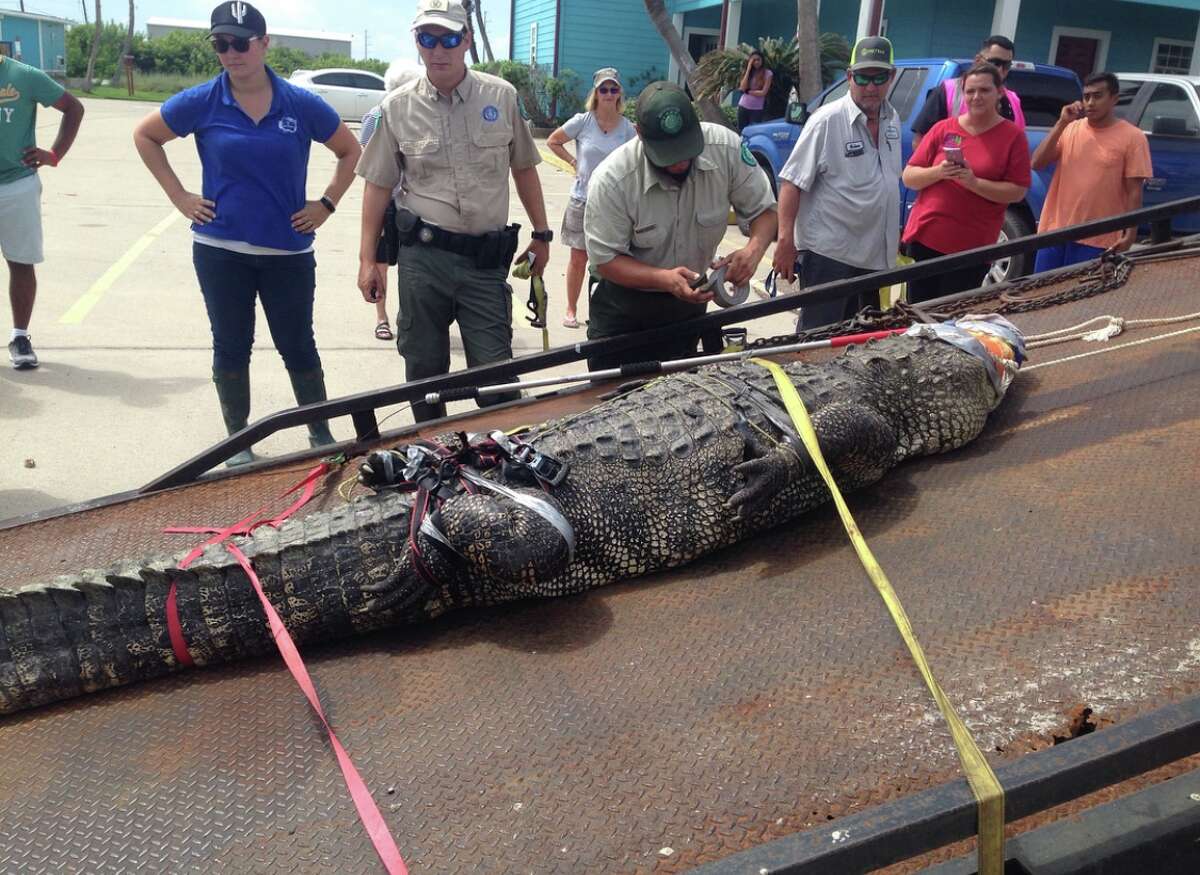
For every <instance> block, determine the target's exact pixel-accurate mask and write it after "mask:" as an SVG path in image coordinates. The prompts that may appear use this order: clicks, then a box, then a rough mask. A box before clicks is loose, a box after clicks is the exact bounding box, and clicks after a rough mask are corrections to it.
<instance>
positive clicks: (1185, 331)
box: [1020, 317, 1200, 374]
mask: <svg viewBox="0 0 1200 875" xmlns="http://www.w3.org/2000/svg"><path fill="white" fill-rule="evenodd" d="M1190 318H1196V317H1190ZM1173 321H1180V319H1179V318H1176V319H1174V320H1173ZM1127 324H1128V323H1127ZM1193 331H1200V325H1193V326H1192V327H1191V328H1184V329H1181V330H1179V331H1172V332H1169V333H1168V334H1158V335H1155V336H1154V337H1144V338H1142V339H1141V340H1131V341H1129V343H1120V344H1117V345H1116V346H1108V347H1105V348H1104V349H1094V350H1092V351H1091V352H1081V353H1079V354H1078V355H1071V356H1067V357H1066V358H1065V359H1055V360H1054V361H1052V362H1039V363H1038V364H1036V365H1025V366H1024V367H1023V368H1021V371H1020V372H1021V373H1022V374H1023V373H1025V372H1026V371H1035V370H1037V369H1038V368H1048V367H1050V366H1051V365H1061V364H1065V363H1067V362H1073V361H1076V360H1078V359H1085V358H1090V357H1091V356H1094V355H1101V354H1103V353H1106V352H1116V351H1117V350H1118V349H1125V348H1127V347H1130V346H1141V345H1142V344H1144V343H1153V342H1154V341H1156V340H1166V339H1167V338H1169V337H1178V336H1179V335H1181V334H1190V333H1191V332H1193Z"/></svg>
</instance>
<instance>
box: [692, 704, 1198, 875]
mask: <svg viewBox="0 0 1200 875" xmlns="http://www.w3.org/2000/svg"><path fill="white" fill-rule="evenodd" d="M1198 751H1200V696H1198V697H1195V698H1191V699H1186V700H1184V701H1183V702H1180V703H1179V704H1176V705H1168V706H1166V707H1164V708H1159V709H1157V710H1155V711H1151V712H1150V713H1148V714H1143V715H1142V716H1140V717H1134V718H1133V719H1131V720H1129V721H1127V722H1125V723H1120V724H1118V725H1116V726H1110V727H1107V728H1105V729H1103V730H1100V731H1099V732H1092V733H1090V734H1088V735H1084V736H1080V737H1079V738H1075V739H1072V740H1070V741H1068V742H1066V743H1065V744H1059V745H1056V746H1054V747H1051V748H1047V749H1045V750H1040V751H1035V752H1033V753H1029V754H1026V755H1025V756H1023V757H1021V758H1020V759H1018V760H1016V761H1014V762H1010V763H1005V764H1003V765H1001V766H999V767H997V768H996V777H997V778H999V780H1000V784H1001V786H1002V787H1003V788H1004V799H1005V802H1004V816H1005V821H1006V822H1009V823H1011V822H1013V821H1015V820H1019V819H1021V818H1023V817H1028V816H1029V815H1031V814H1036V813H1037V812H1039V811H1045V810H1046V809H1048V808H1053V807H1054V806H1055V805H1060V804H1062V803H1064V802H1069V801H1071V800H1072V799H1078V798H1079V797H1081V796H1086V795H1087V794H1089V793H1092V792H1095V791H1096V790H1100V789H1103V788H1104V787H1108V786H1111V785H1113V784H1119V783H1120V782H1121V781H1125V780H1127V779H1129V778H1132V777H1134V776H1136V775H1140V774H1142V773H1144V772H1148V771H1151V770H1152V769H1156V768H1158V767H1159V766H1163V765H1166V764H1167V763H1171V762H1174V761H1176V760H1179V759H1183V758H1184V757H1186V756H1191V755H1192V754H1194V753H1197V752H1198ZM977 815H978V803H977V802H976V801H975V797H974V796H972V795H971V790H970V788H969V787H968V786H967V783H966V781H963V780H958V781H952V782H950V783H948V784H943V785H941V786H939V787H934V788H932V789H930V790H925V791H922V792H920V793H914V794H913V795H911V796H906V797H905V798H903V799H898V800H896V801H894V802H888V803H884V804H882V805H877V806H875V807H873V808H870V809H868V810H867V811H863V812H860V813H858V814H852V815H850V816H848V817H843V818H839V819H838V820H835V821H831V822H830V823H828V824H827V825H825V826H822V827H821V828H819V829H813V830H808V831H807V832H801V833H796V834H795V835H791V836H788V837H786V838H782V839H778V840H777V841H774V842H769V843H767V844H765V845H761V846H759V847H757V848H753V849H751V850H749V851H743V852H742V853H739V854H733V855H731V856H729V857H726V858H725V859H723V860H718V861H717V862H715V863H710V864H708V865H706V866H701V867H699V868H698V869H695V870H694V871H695V872H696V873H697V875H734V873H738V875H744V873H747V872H752V873H764V875H765V873H770V875H783V873H787V875H817V873H822V875H828V873H834V872H837V873H843V872H867V871H870V870H872V869H876V868H880V867H883V866H889V865H891V864H893V863H898V862H900V861H902V860H907V859H910V858H911V857H915V856H917V855H918V854H923V853H925V852H926V851H931V850H934V849H936V848H940V847H943V846H945V845H948V844H951V843H952V842H956V841H959V840H961V839H966V838H970V837H971V836H973V835H975V834H976V829H977V822H976V821H977Z"/></svg>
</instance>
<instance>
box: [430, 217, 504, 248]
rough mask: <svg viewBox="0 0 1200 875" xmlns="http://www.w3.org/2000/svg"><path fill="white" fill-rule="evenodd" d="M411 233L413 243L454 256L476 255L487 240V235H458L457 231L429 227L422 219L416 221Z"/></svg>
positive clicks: (434, 226)
mask: <svg viewBox="0 0 1200 875" xmlns="http://www.w3.org/2000/svg"><path fill="white" fill-rule="evenodd" d="M413 231H414V232H415V233H414V235H413V242H414V243H421V244H423V245H425V246H432V247H433V248H434V249H443V250H445V251H446V252H453V253H454V254H455V255H475V254H477V253H478V252H479V250H480V249H482V248H483V246H484V243H486V242H487V238H488V235H487V234H460V233H458V232H457V231H447V230H446V229H445V228H439V227H438V226H437V225H430V224H429V223H427V222H425V221H424V220H423V219H417V225H416V227H415V228H414V229H413Z"/></svg>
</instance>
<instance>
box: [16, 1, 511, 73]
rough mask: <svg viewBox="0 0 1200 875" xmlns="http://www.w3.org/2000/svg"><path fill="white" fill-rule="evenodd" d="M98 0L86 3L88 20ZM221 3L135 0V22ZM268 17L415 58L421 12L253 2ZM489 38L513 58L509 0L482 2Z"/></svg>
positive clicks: (49, 4)
mask: <svg viewBox="0 0 1200 875" xmlns="http://www.w3.org/2000/svg"><path fill="white" fill-rule="evenodd" d="M94 3H95V0H87V5H88V17H89V19H90V18H91V16H92V12H93V9H94ZM18 5H19V4H18V3H17V0H0V8H3V7H8V8H11V9H16V8H18ZM215 5H216V4H215V3H214V2H212V0H135V4H134V20H135V22H136V23H135V27H136V28H137V29H138V30H141V31H145V29H146V19H147V18H155V17H158V18H187V19H195V20H198V21H207V20H208V17H209V15H210V14H211V13H212V10H213V7H214V6H215ZM254 5H255V6H257V7H258V9H259V11H261V12H262V14H263V16H264V17H265V18H266V19H267V29H268V30H270V29H271V27H281V28H285V29H289V28H290V29H295V30H329V31H335V32H337V33H352V34H354V43H353V45H354V57H356V58H361V57H362V56H363V34H364V32H365V33H366V37H367V50H368V51H369V52H370V54H371V57H374V58H383V59H385V60H391V59H392V58H408V59H410V60H416V57H417V53H416V49H415V48H414V47H413V40H412V35H411V33H410V31H409V22H411V21H412V17H413V15H414V14H415V13H416V7H417V4H416V2H415V0H406V2H403V3H398V4H393V3H388V2H380V0H336V2H335V0H258V2H255V3H254ZM25 9H26V10H27V11H29V12H41V13H44V14H45V15H57V16H59V17H60V18H71V19H74V20H76V21H82V20H83V8H82V5H81V0H25ZM100 9H101V12H102V14H103V16H104V19H105V20H106V21H108V20H112V19H116V20H118V21H125V20H126V17H127V16H128V14H129V12H128V10H129V3H128V0H101V4H100ZM483 12H484V16H485V20H486V22H487V31H488V37H489V38H490V40H491V43H492V51H493V52H495V54H496V57H498V58H506V57H508V15H509V4H508V0H483Z"/></svg>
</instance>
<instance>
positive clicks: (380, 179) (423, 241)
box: [357, 0, 553, 421]
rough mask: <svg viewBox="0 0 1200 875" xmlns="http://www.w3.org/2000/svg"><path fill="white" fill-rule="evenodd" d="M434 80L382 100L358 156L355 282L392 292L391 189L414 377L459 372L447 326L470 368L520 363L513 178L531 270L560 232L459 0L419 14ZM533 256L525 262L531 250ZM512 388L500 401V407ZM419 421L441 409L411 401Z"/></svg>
mask: <svg viewBox="0 0 1200 875" xmlns="http://www.w3.org/2000/svg"><path fill="white" fill-rule="evenodd" d="M413 33H414V37H415V39H416V41H417V51H418V53H419V54H420V55H421V60H422V61H423V62H424V65H425V69H426V75H425V76H423V77H421V78H420V79H417V80H414V81H412V82H409V83H406V84H405V85H402V86H401V87H400V88H398V89H396V90H395V91H394V92H392V94H390V95H389V96H388V97H387V98H385V99H384V101H383V103H382V104H380V111H381V116H380V120H379V127H378V128H377V129H376V131H375V134H374V135H373V136H372V137H371V141H370V143H368V145H367V147H366V149H365V150H364V151H363V155H362V158H361V159H360V160H359V163H358V169H357V172H358V175H359V176H361V177H363V179H364V180H365V181H366V190H365V192H364V196H363V223H362V239H361V243H360V247H359V274H358V286H359V289H360V290H361V291H362V294H363V298H364V299H366V300H367V301H369V302H373V301H374V300H375V297H376V296H377V294H378V291H379V290H380V289H382V288H384V285H383V283H384V279H383V277H381V276H380V275H379V271H378V267H377V265H376V262H375V248H376V243H377V241H378V240H379V231H380V228H381V226H382V223H383V216H384V212H385V211H386V209H387V204H388V200H389V198H391V196H392V189H393V188H394V187H395V186H396V185H397V184H398V183H400V181H401V179H402V178H403V182H404V185H403V188H402V190H401V192H400V194H399V195H398V196H397V198H396V206H397V226H398V228H399V231H400V241H401V248H400V253H399V256H398V264H397V267H398V274H399V282H398V286H399V290H398V297H399V300H400V314H399V318H398V319H397V329H398V336H397V340H396V345H397V347H398V349H399V350H400V354H401V355H402V356H403V357H404V364H405V379H407V380H410V381H411V380H419V379H423V378H425V377H432V376H437V375H439V374H444V373H446V372H447V371H448V370H449V369H450V323H451V322H455V321H457V322H458V327H459V332H460V333H461V334H462V340H463V348H464V351H465V353H466V358H467V366H468V367H475V366H476V365H484V364H489V363H491V362H496V361H503V360H505V359H509V358H512V297H511V294H510V293H509V291H508V287H507V285H506V284H505V277H506V275H507V273H508V267H509V265H510V264H511V262H512V256H513V253H514V252H515V250H516V248H517V232H516V226H509V225H508V201H509V198H508V177H509V174H510V173H511V174H512V178H513V182H514V184H515V185H516V189H517V195H518V197H520V199H521V203H522V205H523V206H524V207H525V211H526V213H528V215H529V218H530V220H531V221H532V222H533V226H534V233H533V240H532V241H531V242H530V244H529V246H528V247H527V248H526V250H525V252H532V253H533V255H534V257H535V261H534V266H533V272H534V273H535V274H538V275H540V274H541V273H542V271H543V270H544V269H545V267H546V262H547V260H548V258H549V254H550V245H549V244H550V241H551V240H552V239H553V234H552V233H551V232H550V230H549V226H548V225H547V222H546V206H545V203H544V201H543V198H542V186H541V183H540V181H539V180H538V175H537V167H536V165H537V164H538V163H539V162H540V161H541V157H540V155H539V154H538V150H537V146H536V145H535V144H534V142H533V137H532V136H531V135H530V133H529V128H528V127H527V126H526V125H525V121H524V119H522V118H521V114H520V111H519V109H518V107H517V92H516V89H514V88H513V87H512V86H511V85H509V84H508V83H507V82H505V81H504V80H503V79H500V78H498V77H496V76H490V75H488V74H486V73H477V72H475V71H472V70H468V69H467V66H466V52H467V47H468V46H469V44H470V40H471V31H470V22H469V18H468V16H467V12H466V10H465V9H464V7H463V5H462V3H461V0H420V3H419V4H418V7H417V16H416V18H415V19H414V21H413ZM525 252H523V253H522V254H521V257H522V258H524V257H525ZM515 397H517V396H516V395H515V394H513V395H507V396H494V397H493V399H492V400H491V401H490V402H481V403H492V404H495V403H500V402H502V401H508V400H511V399H512V398H515ZM413 415H414V418H416V419H417V421H422V420H426V419H434V418H437V417H440V416H444V415H445V408H444V406H443V405H436V406H432V407H431V406H429V405H426V404H424V403H423V402H418V403H416V404H414V405H413Z"/></svg>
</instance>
